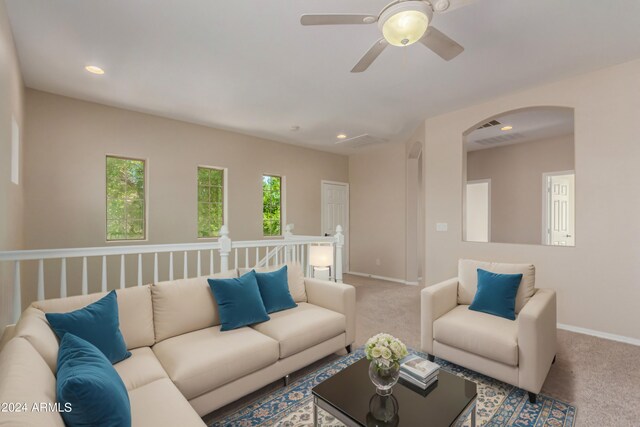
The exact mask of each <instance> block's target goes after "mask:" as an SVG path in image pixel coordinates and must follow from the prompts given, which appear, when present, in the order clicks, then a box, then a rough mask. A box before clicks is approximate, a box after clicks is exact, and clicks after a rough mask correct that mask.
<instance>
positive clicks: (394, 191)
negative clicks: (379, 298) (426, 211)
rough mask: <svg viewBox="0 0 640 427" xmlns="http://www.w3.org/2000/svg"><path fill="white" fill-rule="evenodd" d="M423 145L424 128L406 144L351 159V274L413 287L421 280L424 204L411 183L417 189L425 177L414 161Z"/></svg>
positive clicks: (369, 152)
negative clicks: (414, 152) (415, 152)
mask: <svg viewBox="0 0 640 427" xmlns="http://www.w3.org/2000/svg"><path fill="white" fill-rule="evenodd" d="M423 140H424V125H420V126H419V127H418V128H417V129H416V130H415V132H414V134H413V135H412V136H411V137H410V138H409V140H408V141H407V142H406V143H405V144H388V145H382V146H378V147H371V148H369V149H367V150H363V151H362V152H359V153H357V154H353V155H351V156H349V184H350V186H351V187H350V192H351V202H350V225H351V249H350V270H351V271H352V272H355V273H361V274H366V275H373V276H380V277H384V278H389V279H393V280H397V281H400V282H409V283H412V284H413V283H415V282H416V280H417V279H418V273H419V272H420V270H421V268H420V266H419V265H418V264H419V263H420V261H421V260H420V261H419V260H418V257H417V254H418V253H420V251H421V250H423V239H422V238H415V237H416V235H417V234H418V233H420V235H421V236H423V235H424V234H423V233H421V232H420V231H421V230H422V229H421V224H418V220H419V218H420V217H421V216H422V212H421V209H420V208H419V207H418V204H421V203H422V201H421V194H419V193H418V191H419V188H420V185H408V183H411V184H415V183H413V180H414V179H417V177H418V174H420V175H421V174H422V170H421V167H418V166H421V165H418V163H417V162H418V159H414V160H409V157H410V153H411V150H412V149H413V150H415V149H416V143H418V144H419V145H422V143H423ZM411 162H413V164H412V163H411ZM413 166H415V167H413ZM411 237H413V238H411ZM377 260H379V265H378V263H377V262H376V261H377Z"/></svg>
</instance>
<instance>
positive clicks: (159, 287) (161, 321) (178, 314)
mask: <svg viewBox="0 0 640 427" xmlns="http://www.w3.org/2000/svg"><path fill="white" fill-rule="evenodd" d="M208 277H218V278H233V277H238V272H237V270H229V271H226V272H222V273H216V274H213V275H209V276H202V277H195V278H192V279H180V280H172V281H168V282H159V283H156V284H155V285H153V286H151V295H152V297H153V322H154V326H155V337H156V341H157V342H160V341H162V340H166V339H167V338H171V337H175V336H177V335H182V334H186V333H187V332H193V331H197V330H200V329H204V328H210V327H211V326H216V325H219V324H220V315H219V312H218V304H217V303H216V301H215V298H214V297H213V294H212V293H211V288H210V287H209V283H207V278H208Z"/></svg>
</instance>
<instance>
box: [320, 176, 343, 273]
mask: <svg viewBox="0 0 640 427" xmlns="http://www.w3.org/2000/svg"><path fill="white" fill-rule="evenodd" d="M321 215H322V235H324V236H333V235H334V234H336V227H337V226H338V225H341V226H342V229H343V233H344V249H343V254H344V256H343V259H342V260H343V262H342V271H343V272H347V271H349V184H346V183H341V182H330V181H322V214H321Z"/></svg>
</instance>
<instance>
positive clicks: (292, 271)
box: [238, 262, 307, 302]
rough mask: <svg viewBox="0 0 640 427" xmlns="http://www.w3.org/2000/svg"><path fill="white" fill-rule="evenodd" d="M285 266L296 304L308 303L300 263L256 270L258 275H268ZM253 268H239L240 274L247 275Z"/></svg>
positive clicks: (290, 289) (289, 263)
mask: <svg viewBox="0 0 640 427" xmlns="http://www.w3.org/2000/svg"><path fill="white" fill-rule="evenodd" d="M283 265H286V266H287V284H288V285H289V292H290V293H291V297H292V298H293V300H294V301H295V302H307V291H306V288H305V286H304V270H303V269H302V265H301V264H300V263H298V262H288V263H286V264H280V265H275V266H272V267H263V268H254V269H253V270H255V271H256V272H257V273H268V272H270V271H276V270H279V269H280V268H282V266H283ZM251 270H252V269H251V268H239V269H238V271H239V273H240V274H241V275H242V274H245V273H248V272H249V271H251Z"/></svg>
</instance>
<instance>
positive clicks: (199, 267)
mask: <svg viewBox="0 0 640 427" xmlns="http://www.w3.org/2000/svg"><path fill="white" fill-rule="evenodd" d="M197 254H198V262H197V263H196V266H197V270H198V272H197V274H198V277H200V276H202V268H201V266H200V251H198V252H197Z"/></svg>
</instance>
